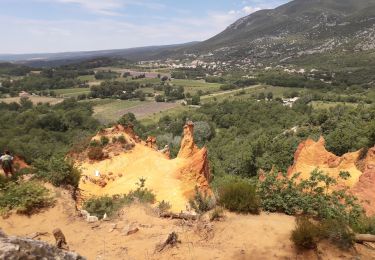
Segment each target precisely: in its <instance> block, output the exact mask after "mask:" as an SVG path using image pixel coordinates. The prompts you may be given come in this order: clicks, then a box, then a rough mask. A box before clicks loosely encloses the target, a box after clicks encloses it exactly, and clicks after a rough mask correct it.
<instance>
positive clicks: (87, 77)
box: [78, 75, 95, 81]
mask: <svg viewBox="0 0 375 260" xmlns="http://www.w3.org/2000/svg"><path fill="white" fill-rule="evenodd" d="M78 79H79V80H81V81H95V75H84V76H79V77H78Z"/></svg>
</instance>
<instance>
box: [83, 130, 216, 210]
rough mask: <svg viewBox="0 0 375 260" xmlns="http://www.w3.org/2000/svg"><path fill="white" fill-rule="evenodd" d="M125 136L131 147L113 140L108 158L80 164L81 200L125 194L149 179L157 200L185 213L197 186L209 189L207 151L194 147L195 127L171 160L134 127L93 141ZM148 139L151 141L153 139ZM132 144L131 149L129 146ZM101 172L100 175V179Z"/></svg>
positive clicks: (95, 138) (107, 131) (148, 185)
mask: <svg viewBox="0 0 375 260" xmlns="http://www.w3.org/2000/svg"><path fill="white" fill-rule="evenodd" d="M121 135H122V136H124V137H125V139H126V143H127V146H128V147H132V148H130V149H129V148H127V149H125V148H124V145H123V144H119V143H113V142H112V141H111V142H110V143H109V144H108V145H107V146H106V147H105V148H104V152H105V154H106V157H107V158H106V159H104V160H102V161H92V160H89V159H88V158H87V157H86V158H84V159H83V160H78V161H77V163H76V164H77V166H78V167H79V168H80V169H81V170H82V173H83V176H82V178H81V182H80V184H79V188H80V189H81V190H82V192H81V193H82V194H81V195H82V198H83V199H87V198H88V197H92V196H103V195H110V196H111V195H118V194H126V193H128V192H129V191H131V190H135V189H136V188H137V186H136V183H137V182H139V179H140V178H142V177H143V178H145V179H146V188H149V189H152V190H153V192H154V193H155V194H156V198H157V201H162V200H164V201H168V202H169V203H170V204H171V205H172V210H173V211H181V210H185V209H186V206H187V205H188V200H189V198H190V197H191V196H192V195H193V193H194V189H195V186H198V187H199V188H201V189H203V190H207V189H208V181H207V177H209V167H208V161H207V150H206V149H205V148H203V149H201V150H200V149H198V148H197V147H196V145H195V144H194V140H193V138H192V136H193V124H192V123H188V124H187V125H186V127H185V131H184V138H183V140H182V144H183V145H182V147H181V151H180V154H181V156H178V157H177V158H176V159H173V160H171V159H169V158H168V156H167V155H166V154H167V151H165V150H164V151H163V152H162V151H158V150H157V148H156V147H155V143H154V142H151V141H150V142H143V141H141V140H139V138H138V137H137V136H135V134H134V133H133V130H132V128H123V127H121V126H116V127H113V128H109V129H106V130H104V131H102V132H101V133H99V134H98V135H97V136H95V137H94V138H93V140H98V139H100V138H101V136H106V137H108V138H109V139H110V140H112V138H113V137H119V136H121ZM152 139H153V138H149V139H148V140H152ZM129 144H130V146H129ZM97 173H99V176H97V175H98V174H97Z"/></svg>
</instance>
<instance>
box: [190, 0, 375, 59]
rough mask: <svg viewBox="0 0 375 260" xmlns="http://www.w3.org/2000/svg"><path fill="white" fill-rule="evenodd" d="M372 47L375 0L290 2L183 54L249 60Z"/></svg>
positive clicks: (239, 23) (243, 21)
mask: <svg viewBox="0 0 375 260" xmlns="http://www.w3.org/2000/svg"><path fill="white" fill-rule="evenodd" d="M374 49H375V1H374V0H294V1H291V2H289V3H287V4H285V5H282V6H280V7H278V8H275V9H273V10H261V11H258V12H255V13H253V14H250V15H249V16H246V17H244V18H241V19H239V20H238V21H236V22H235V23H233V24H232V25H230V26H229V27H228V28H227V29H226V30H224V31H223V32H221V33H220V34H218V35H216V36H214V37H212V38H211V39H208V40H207V41H204V42H201V43H198V44H196V45H194V46H192V47H190V48H188V50H186V52H187V53H191V54H196V55H201V56H204V57H211V58H212V59H219V60H230V59H237V60H241V59H247V62H249V61H250V62H251V61H255V62H273V63H278V62H283V61H286V60H289V59H292V60H293V59H295V58H299V57H302V56H305V55H312V54H324V53H332V52H341V53H343V52H349V53H350V54H352V53H353V52H360V51H373V50H374Z"/></svg>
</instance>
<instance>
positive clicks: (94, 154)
mask: <svg viewBox="0 0 375 260" xmlns="http://www.w3.org/2000/svg"><path fill="white" fill-rule="evenodd" d="M87 156H88V157H89V159H90V160H96V161H100V160H102V159H103V158H104V153H103V149H102V148H101V147H91V148H90V149H89V151H88V153H87Z"/></svg>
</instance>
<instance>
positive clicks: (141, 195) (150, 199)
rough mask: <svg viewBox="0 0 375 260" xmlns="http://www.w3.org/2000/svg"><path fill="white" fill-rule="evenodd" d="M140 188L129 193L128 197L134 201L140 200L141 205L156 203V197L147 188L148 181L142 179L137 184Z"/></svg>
mask: <svg viewBox="0 0 375 260" xmlns="http://www.w3.org/2000/svg"><path fill="white" fill-rule="evenodd" d="M136 185H137V186H138V188H137V189H136V190H135V191H131V192H129V194H128V196H129V197H130V198H133V199H138V200H139V202H141V203H154V202H155V199H156V196H155V194H154V193H153V192H152V190H149V189H147V188H145V185H146V179H145V178H140V179H139V182H137V183H136Z"/></svg>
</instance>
